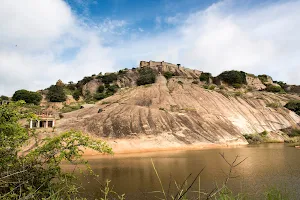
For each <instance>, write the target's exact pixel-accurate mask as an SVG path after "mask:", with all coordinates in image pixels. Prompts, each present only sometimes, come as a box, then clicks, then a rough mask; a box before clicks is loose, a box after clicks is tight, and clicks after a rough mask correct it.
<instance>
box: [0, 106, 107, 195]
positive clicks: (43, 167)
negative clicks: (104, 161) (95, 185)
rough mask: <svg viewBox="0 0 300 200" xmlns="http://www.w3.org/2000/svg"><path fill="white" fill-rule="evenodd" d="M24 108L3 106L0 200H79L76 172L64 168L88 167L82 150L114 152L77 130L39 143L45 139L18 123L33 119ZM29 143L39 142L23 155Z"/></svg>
mask: <svg viewBox="0 0 300 200" xmlns="http://www.w3.org/2000/svg"><path fill="white" fill-rule="evenodd" d="M21 106H22V102H17V103H10V104H9V105H7V106H0V125H1V126H0V133H1V137H0V144H1V148H0V155H1V156H0V177H1V183H0V185H1V187H0V198H1V199H7V200H10V199H78V198H76V196H78V191H77V188H78V187H77V186H78V183H76V180H75V177H74V176H75V173H72V172H65V171H64V170H62V168H61V165H62V164H63V163H64V164H71V165H72V166H74V169H76V168H77V167H76V165H79V164H81V165H83V164H85V163H86V162H84V161H83V160H82V158H81V156H82V154H83V151H82V150H81V148H82V147H88V148H92V149H94V150H97V151H98V152H103V153H112V150H111V148H110V147H109V146H108V145H107V144H106V143H105V142H102V141H99V140H98V141H97V140H92V139H90V138H89V137H88V136H86V135H84V134H82V133H81V132H77V131H68V132H64V133H61V134H59V135H58V136H51V137H47V138H44V139H42V140H39V141H37V140H38V139H37V138H42V137H41V136H39V135H38V133H36V132H35V133H32V132H31V130H30V129H26V128H24V127H23V126H21V124H20V123H19V121H20V120H21V119H24V120H26V119H27V120H29V119H31V118H32V117H33V116H34V115H33V114H32V113H25V114H24V113H21V112H23V111H24V108H23V107H21ZM37 136H39V137H37ZM30 141H36V145H32V147H31V148H30V149H28V151H27V152H26V153H25V154H24V148H22V147H24V146H26V145H28V144H30V143H31V142H30ZM37 144H38V145H37ZM76 173H79V171H78V170H76Z"/></svg>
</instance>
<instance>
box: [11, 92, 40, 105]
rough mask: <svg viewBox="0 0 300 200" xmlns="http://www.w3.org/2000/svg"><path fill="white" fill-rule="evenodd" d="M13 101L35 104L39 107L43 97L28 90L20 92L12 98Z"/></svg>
mask: <svg viewBox="0 0 300 200" xmlns="http://www.w3.org/2000/svg"><path fill="white" fill-rule="evenodd" d="M12 100H13V101H19V100H24V101H25V102H26V103H33V104H35V105H39V104H40V102H41V100H42V95H41V94H40V93H38V92H32V91H28V90H18V91H16V92H15V93H14V95H13V96H12Z"/></svg>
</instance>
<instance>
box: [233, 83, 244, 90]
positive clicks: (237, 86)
mask: <svg viewBox="0 0 300 200" xmlns="http://www.w3.org/2000/svg"><path fill="white" fill-rule="evenodd" d="M232 87H234V88H235V89H239V88H241V87H242V84H239V83H234V84H232Z"/></svg>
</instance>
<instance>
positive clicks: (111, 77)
mask: <svg viewBox="0 0 300 200" xmlns="http://www.w3.org/2000/svg"><path fill="white" fill-rule="evenodd" d="M117 79H118V76H117V74H115V73H110V74H107V75H104V76H102V77H101V80H102V82H103V83H104V84H109V83H112V82H114V81H116V80H117Z"/></svg>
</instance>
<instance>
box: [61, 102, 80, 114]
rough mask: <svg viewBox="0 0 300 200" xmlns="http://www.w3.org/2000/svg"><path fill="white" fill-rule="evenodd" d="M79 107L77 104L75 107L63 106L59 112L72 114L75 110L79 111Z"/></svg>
mask: <svg viewBox="0 0 300 200" xmlns="http://www.w3.org/2000/svg"><path fill="white" fill-rule="evenodd" d="M80 107H81V105H79V104H77V105H66V106H64V107H63V108H62V109H61V110H60V111H61V112H62V113H67V112H72V111H75V110H79V109H80Z"/></svg>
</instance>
